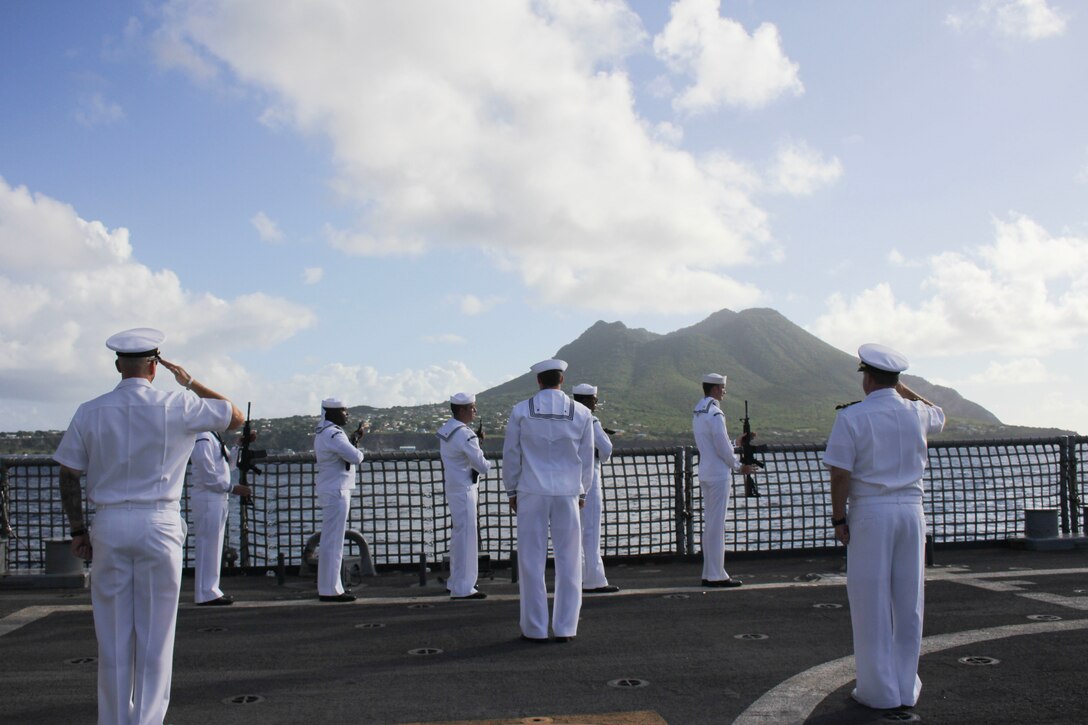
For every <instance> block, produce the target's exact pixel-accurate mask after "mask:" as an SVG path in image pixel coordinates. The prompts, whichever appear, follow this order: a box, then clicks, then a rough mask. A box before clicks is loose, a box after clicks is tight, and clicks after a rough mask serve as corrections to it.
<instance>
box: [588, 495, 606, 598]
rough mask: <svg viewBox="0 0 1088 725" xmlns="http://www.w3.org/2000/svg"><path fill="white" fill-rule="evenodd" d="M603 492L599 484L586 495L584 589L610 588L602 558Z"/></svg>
mask: <svg viewBox="0 0 1088 725" xmlns="http://www.w3.org/2000/svg"><path fill="white" fill-rule="evenodd" d="M602 498H603V491H601V486H600V483H599V482H598V483H597V485H596V486H594V487H593V488H592V489H591V490H590V492H589V493H588V494H587V495H586V505H585V507H584V508H582V588H583V589H598V588H600V587H606V586H608V577H606V576H605V574H604V559H602V558H601V500H602Z"/></svg>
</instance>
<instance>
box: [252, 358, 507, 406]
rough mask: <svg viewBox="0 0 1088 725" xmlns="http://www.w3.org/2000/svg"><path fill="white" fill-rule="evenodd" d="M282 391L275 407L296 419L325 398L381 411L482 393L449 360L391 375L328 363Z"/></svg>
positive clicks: (461, 367) (466, 372)
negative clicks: (467, 392) (470, 392)
mask: <svg viewBox="0 0 1088 725" xmlns="http://www.w3.org/2000/svg"><path fill="white" fill-rule="evenodd" d="M284 387H285V389H286V391H287V397H288V400H281V401H278V403H277V405H278V406H280V407H281V408H284V409H285V410H290V411H293V414H296V415H297V414H298V411H300V410H308V411H313V413H314V414H315V415H316V414H317V413H318V412H319V411H320V409H321V400H322V399H323V398H326V397H329V396H337V397H340V398H341V399H343V400H344V401H345V402H346V403H347V404H348V405H349V406H355V405H372V406H376V407H380V408H384V407H389V406H392V405H423V404H427V403H435V402H439V401H442V400H447V399H448V398H449V396H450V395H451V394H452V393H454V392H457V391H458V390H482V389H484V387H485V386H484V385H483V384H482V383H481V382H480V381H479V380H478V379H477V378H476V376H475V375H473V374H472V371H470V370H469V369H468V367H466V366H465V364H464V363H462V362H459V361H456V360H450V361H449V362H447V363H446V364H444V365H429V366H427V367H425V368H421V369H405V370H401V371H399V372H397V373H392V374H383V373H380V372H378V371H377V370H375V369H374V368H372V367H369V366H366V365H344V364H343V363H332V364H329V365H325V366H323V367H322V368H321V369H320V370H318V371H317V372H316V373H313V374H309V375H294V376H292V377H291V378H290V380H289V381H288V383H287V384H286V385H285V386H284ZM303 391H307V392H303ZM269 415H275V413H270V414H269ZM262 417H263V414H262Z"/></svg>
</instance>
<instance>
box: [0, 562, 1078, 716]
mask: <svg viewBox="0 0 1088 725" xmlns="http://www.w3.org/2000/svg"><path fill="white" fill-rule="evenodd" d="M936 564H937V565H936V566H935V567H932V568H930V569H928V570H927V584H926V618H925V636H926V639H925V642H924V644H923V648H924V649H923V657H922V663H921V671H920V675H921V678H922V682H923V690H922V697H921V700H920V702H919V703H918V705H917V706H916V707H915V708H913V709H912V710H909V711H905V712H904V711H900V712H892V713H887V712H884V711H874V710H869V709H867V708H864V707H861V706H860V705H856V704H854V703H853V702H852V700H850V698H849V693H850V690H851V687H852V678H853V663H852V659H851V654H852V645H851V635H850V614H849V609H848V608H847V606H846V605H847V599H846V588H845V578H844V576H843V573H842V567H843V560H842V558H841V557H837V556H813V557H776V558H759V559H743V560H735V561H732V562H730V563H729V570H730V573H731V574H732V575H733V576H735V577H737V578H739V579H742V580H744V581H745V586H744V587H742V588H740V589H734V590H705V589H703V588H701V587H700V586H698V585H699V571H700V567H699V564H698V563H697V562H695V561H680V562H665V563H658V562H647V563H642V564H637V565H632V564H628V565H613V566H609V567H608V575H609V579H610V581H611V582H612V583H613V584H617V585H619V586H620V587H622V589H623V591H622V592H620V593H619V594H611V595H595V596H587V597H586V598H585V602H584V605H583V609H582V620H581V624H580V629H579V634H578V637H577V639H576V640H575V641H573V642H570V643H566V644H559V643H554V642H550V643H548V644H543V645H537V644H532V643H527V642H522V641H520V639H519V631H518V600H517V585H516V584H512V583H511V582H510V572H509V570H508V569H497V570H496V571H495V573H494V578H493V579H487V578H484V579H482V580H481V582H480V586H481V588H482V589H484V590H485V591H487V592H488V594H489V595H490V597H489V598H488V599H487V600H484V601H472V602H451V601H449V599H448V597H447V596H446V593H445V588H444V586H443V585H442V584H441V583H440V582H439V581H438V579H437V578H436V577H434V576H433V575H432V576H431V577H430V579H429V581H428V583H427V585H426V586H423V587H421V586H420V585H419V577H418V575H417V574H411V573H400V572H397V573H383V574H381V575H379V576H378V577H375V578H370V579H367V580H366V581H365V583H364V584H363V585H362V586H359V587H357V588H356V593H357V594H359V595H360V599H359V600H358V601H357V602H355V603H352V604H324V603H319V602H317V601H316V596H315V589H314V580H313V579H303V578H289V579H288V580H287V582H286V583H285V585H283V586H278V585H277V584H276V580H275V578H274V577H254V576H238V577H225V578H224V583H223V586H224V589H225V590H226V591H227V592H228V593H231V594H233V595H234V596H235V597H236V599H237V600H238V601H237V603H236V604H235V605H234V606H232V607H222V608H208V607H202V608H198V607H195V606H193V605H192V604H191V596H192V580H191V579H190V578H187V579H186V580H185V582H184V586H183V594H182V597H183V599H182V601H183V604H182V606H181V609H180V612H179V615H178V629H177V648H176V653H175V662H174V685H173V694H172V699H171V703H170V712H169V715H168V717H167V723H173V724H175V725H195V724H197V723H199V724H202V725H203V724H205V723H242V724H248V723H262V724H266V723H439V722H443V723H446V722H487V723H522V722H563V723H599V724H602V725H603V724H611V725H619V724H623V725H641V724H643V723H671V724H674V725H680V724H686V723H691V724H695V723H731V722H738V723H764V722H767V723H779V722H781V723H788V722H807V723H825V724H828V725H830V724H832V723H834V724H836V725H837V724H840V723H845V724H851V723H870V722H889V721H914V722H926V723H1075V722H1085V721H1086V720H1088V676H1086V671H1088V551H1086V550H1084V549H1076V550H1069V551H1053V552H1041V551H1024V550H1015V549H1010V548H993V549H960V550H940V549H939V550H938V551H937V556H936ZM835 605H837V606H835ZM752 635H758V637H753V636H752ZM420 649H431V650H438V652H435V653H433V654H412V652H413V651H414V650H420ZM95 656H96V645H95V637H94V628H93V624H92V621H91V613H90V596H89V594H88V593H87V592H86V591H84V590H58V589H34V590H10V589H7V590H3V591H0V722H2V723H4V724H5V725H22V724H24V723H26V724H34V725H52V724H53V723H56V724H58V725H72V724H79V723H93V722H94V721H95V712H96V707H95V679H96V676H95V672H96V665H95V664H94V662H93V661H91V662H83V663H80V662H78V661H75V662H73V661H74V660H79V659H81V658H93V657H95ZM965 658H969V659H967V660H966V661H964V660H965ZM984 658H991V659H992V660H996V662H993V663H989V664H986V663H988V662H989V660H987V659H984ZM621 681H622V682H621ZM617 685H618V686H617ZM624 685H626V686H624ZM631 685H640V686H631ZM248 700H252V702H245V701H248ZM238 701H242V702H238Z"/></svg>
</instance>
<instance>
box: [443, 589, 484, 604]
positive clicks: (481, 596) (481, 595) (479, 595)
mask: <svg viewBox="0 0 1088 725" xmlns="http://www.w3.org/2000/svg"><path fill="white" fill-rule="evenodd" d="M450 599H452V600H454V601H459V600H461V599H487V595H486V594H484V593H483V592H481V591H479V590H477V591H474V592H473V593H472V594H467V595H465V596H463V597H450Z"/></svg>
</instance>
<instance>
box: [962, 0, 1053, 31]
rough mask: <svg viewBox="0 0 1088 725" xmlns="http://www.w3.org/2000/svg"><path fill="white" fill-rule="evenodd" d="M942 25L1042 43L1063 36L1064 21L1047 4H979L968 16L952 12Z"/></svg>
mask: <svg viewBox="0 0 1088 725" xmlns="http://www.w3.org/2000/svg"><path fill="white" fill-rule="evenodd" d="M945 24H946V25H948V26H949V27H951V28H954V29H956V30H966V29H969V28H982V29H985V30H988V31H990V32H992V33H995V34H997V35H1001V36H1004V37H1007V38H1016V39H1020V40H1029V41H1035V40H1044V39H1046V38H1052V37H1055V36H1059V35H1062V34H1064V33H1065V29H1066V18H1065V15H1064V14H1063V13H1062V12H1061V11H1060V10H1059V9H1057V8H1051V7H1050V6H1049V5H1047V2H1046V0H981V2H979V3H978V5H976V6H975V7H974V8H973V9H971V10H969V11H967V12H952V13H949V14H948V15H947V16H946V17H945Z"/></svg>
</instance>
